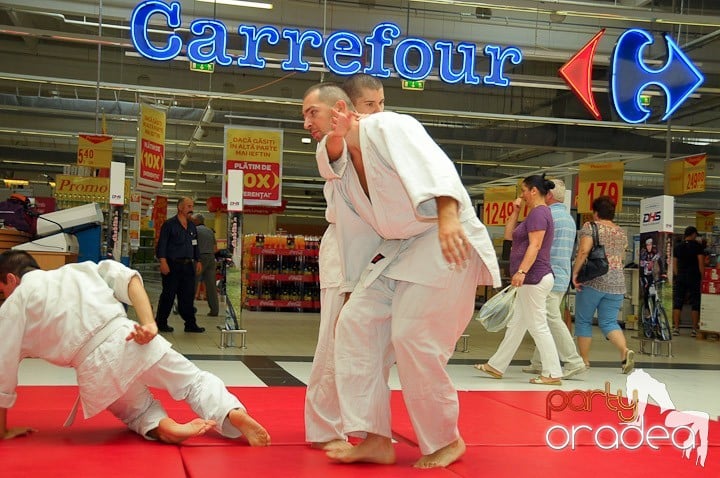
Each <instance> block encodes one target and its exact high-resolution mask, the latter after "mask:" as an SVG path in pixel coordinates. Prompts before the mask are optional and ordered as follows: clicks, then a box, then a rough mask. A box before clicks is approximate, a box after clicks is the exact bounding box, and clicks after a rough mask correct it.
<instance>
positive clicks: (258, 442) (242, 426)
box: [228, 409, 270, 446]
mask: <svg viewBox="0 0 720 478" xmlns="http://www.w3.org/2000/svg"><path fill="white" fill-rule="evenodd" d="M228 418H229V419H230V423H232V424H233V425H234V426H235V428H237V429H238V430H240V432H241V433H242V434H243V436H244V437H245V438H246V439H247V441H248V443H250V446H268V445H270V434H269V433H268V432H267V430H265V428H263V426H262V425H260V424H259V423H258V422H256V421H255V419H254V418H253V417H251V416H250V415H248V413H247V412H246V411H245V410H241V409H235V410H232V411H230V413H229V414H228Z"/></svg>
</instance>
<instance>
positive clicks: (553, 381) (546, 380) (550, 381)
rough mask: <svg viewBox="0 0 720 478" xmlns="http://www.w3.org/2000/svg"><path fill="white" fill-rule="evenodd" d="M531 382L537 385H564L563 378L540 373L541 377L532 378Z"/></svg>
mask: <svg viewBox="0 0 720 478" xmlns="http://www.w3.org/2000/svg"><path fill="white" fill-rule="evenodd" d="M530 383H532V384H535V385H562V380H560V379H559V378H552V377H543V376H542V375H540V376H539V377H535V378H531V379H530Z"/></svg>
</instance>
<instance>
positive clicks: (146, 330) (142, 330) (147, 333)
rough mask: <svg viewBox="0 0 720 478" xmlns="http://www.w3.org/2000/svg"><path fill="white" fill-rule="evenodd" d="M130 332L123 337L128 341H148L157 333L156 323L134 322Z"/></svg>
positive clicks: (141, 342)
mask: <svg viewBox="0 0 720 478" xmlns="http://www.w3.org/2000/svg"><path fill="white" fill-rule="evenodd" d="M134 327H135V328H134V329H133V330H132V332H130V333H129V334H128V336H127V337H125V340H127V341H128V342H129V341H131V340H134V341H135V342H137V343H138V344H140V345H145V344H146V343H148V342H150V341H151V340H152V339H154V338H155V336H156V335H157V334H158V328H157V324H156V323H155V322H153V323H151V324H146V325H140V324H135V325H134Z"/></svg>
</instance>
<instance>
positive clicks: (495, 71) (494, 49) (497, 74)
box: [483, 45, 522, 86]
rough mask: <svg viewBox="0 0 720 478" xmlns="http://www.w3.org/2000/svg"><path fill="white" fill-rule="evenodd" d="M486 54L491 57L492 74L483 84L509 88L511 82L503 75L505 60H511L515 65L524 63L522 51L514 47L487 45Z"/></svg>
mask: <svg viewBox="0 0 720 478" xmlns="http://www.w3.org/2000/svg"><path fill="white" fill-rule="evenodd" d="M485 54H486V55H487V56H489V57H490V74H489V75H487V76H484V77H483V83H485V84H486V85H495V86H508V85H509V84H510V80H508V79H507V78H506V77H505V76H504V74H503V68H504V66H505V60H510V63H512V64H513V65H519V64H520V62H521V61H522V52H521V51H520V49H519V48H517V47H514V46H510V47H507V48H500V47H499V46H495V45H487V46H486V47H485Z"/></svg>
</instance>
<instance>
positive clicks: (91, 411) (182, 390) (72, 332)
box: [0, 251, 270, 446]
mask: <svg viewBox="0 0 720 478" xmlns="http://www.w3.org/2000/svg"><path fill="white" fill-rule="evenodd" d="M39 269H40V268H39V267H38V265H37V263H36V262H35V260H34V259H33V258H32V257H31V256H30V255H29V254H28V253H26V252H24V251H6V252H3V253H2V254H0V292H2V293H3V294H4V296H5V297H6V300H5V302H4V303H3V304H2V306H1V307H0V337H2V338H3V346H2V347H0V370H2V374H0V439H2V438H13V437H15V436H19V435H24V434H27V433H30V432H32V431H34V430H33V429H32V428H29V427H15V428H10V429H9V428H7V409H8V408H10V407H12V406H13V405H14V403H15V399H16V392H15V388H16V387H17V380H18V379H17V372H18V367H19V364H20V362H21V360H22V359H23V358H26V357H36V358H41V359H44V360H46V361H48V362H50V363H53V364H55V365H58V366H60V367H72V368H74V369H75V371H76V374H77V381H78V386H79V392H80V397H79V398H80V401H81V402H82V406H83V410H84V412H85V418H90V417H92V416H94V415H96V414H98V413H100V412H101V411H103V410H105V409H107V410H108V411H110V412H111V413H112V414H113V415H115V416H116V417H117V418H119V419H120V420H122V421H123V422H124V423H125V424H126V425H127V426H128V428H130V429H131V430H133V431H134V432H136V433H138V434H140V435H142V436H144V437H146V438H149V439H156V440H160V441H164V442H167V443H179V442H181V441H183V440H185V439H187V438H190V437H193V436H198V435H202V434H204V433H205V432H207V431H208V430H209V429H211V428H215V429H216V430H217V432H218V433H220V434H222V435H224V436H227V437H231V438H235V437H239V436H240V435H244V436H245V437H246V438H247V440H248V442H249V443H250V444H251V445H253V446H266V445H269V444H270V436H269V435H268V433H267V431H265V429H264V428H263V427H262V426H261V425H260V424H259V423H257V422H256V421H255V420H253V418H252V417H250V415H248V413H247V412H246V411H245V407H244V406H243V405H242V404H241V403H240V401H239V400H238V399H237V398H236V397H235V396H234V395H232V394H231V393H230V392H228V390H227V389H226V388H225V385H224V384H223V383H222V381H221V380H220V379H219V378H218V377H216V376H215V375H212V374H210V373H208V372H204V371H202V370H200V369H198V368H197V367H196V366H195V365H194V364H193V363H192V362H190V361H189V360H188V359H186V358H185V357H184V356H182V355H181V354H179V353H178V352H175V351H174V350H173V349H172V347H171V345H170V343H169V342H168V341H167V340H165V339H164V338H163V337H161V336H158V335H157V333H158V328H157V325H156V323H155V318H154V316H153V312H152V306H151V305H150V299H149V298H148V296H147V293H146V292H145V289H144V288H143V282H142V278H141V277H140V274H138V272H137V271H134V270H132V269H129V268H127V267H125V266H124V265H122V264H121V263H119V262H115V261H111V260H106V261H102V262H100V263H99V264H95V263H93V262H82V263H80V264H68V265H65V266H63V267H61V268H59V269H56V270H52V271H43V270H39ZM122 303H125V304H128V305H132V306H133V307H134V308H135V311H136V313H137V316H138V320H139V323H136V322H133V321H131V320H130V319H128V318H127V315H126V313H125V309H124V307H123V305H122ZM148 387H155V388H160V389H164V390H167V391H168V392H169V393H170V395H171V396H172V397H173V398H174V399H175V400H184V401H186V402H187V403H188V405H190V407H191V408H192V409H193V410H194V411H195V412H196V413H197V414H198V415H199V416H200V417H202V418H197V419H195V420H192V421H190V422H188V423H184V424H180V423H177V422H175V421H174V420H173V419H171V418H169V417H168V415H167V412H166V411H165V409H164V408H163V407H162V405H161V404H160V402H159V401H157V400H156V399H155V398H154V397H153V396H152V393H151V392H150V390H149V389H148ZM76 406H77V404H76ZM75 411H76V409H74V410H73V412H72V413H71V417H70V418H69V419H68V422H66V425H67V424H69V423H71V422H72V418H73V417H74V413H75Z"/></svg>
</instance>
